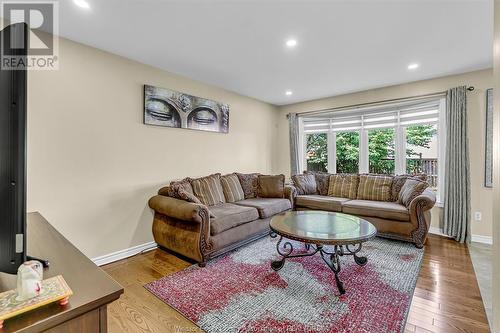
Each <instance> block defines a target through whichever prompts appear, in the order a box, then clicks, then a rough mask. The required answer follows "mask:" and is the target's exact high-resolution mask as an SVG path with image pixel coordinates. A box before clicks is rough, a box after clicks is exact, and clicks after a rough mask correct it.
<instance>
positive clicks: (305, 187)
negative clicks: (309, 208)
mask: <svg viewBox="0 0 500 333" xmlns="http://www.w3.org/2000/svg"><path fill="white" fill-rule="evenodd" d="M292 181H293V184H294V185H295V188H296V189H297V194H318V185H317V184H316V177H315V176H314V174H312V173H304V174H302V175H293V176H292Z"/></svg>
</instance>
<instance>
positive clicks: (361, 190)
mask: <svg viewBox="0 0 500 333" xmlns="http://www.w3.org/2000/svg"><path fill="white" fill-rule="evenodd" d="M393 178H394V177H392V176H382V175H378V176H375V175H360V176H359V187H358V197H357V198H358V199H360V200H376V201H390V199H391V187H392V180H393Z"/></svg>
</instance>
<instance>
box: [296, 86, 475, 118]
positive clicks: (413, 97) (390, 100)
mask: <svg viewBox="0 0 500 333" xmlns="http://www.w3.org/2000/svg"><path fill="white" fill-rule="evenodd" d="M467 91H474V87H473V86H469V87H467ZM447 93H448V91H440V92H436V93H432V94H424V95H415V96H411V97H400V98H393V99H385V100H381V101H376V102H367V103H359V104H352V105H345V106H338V107H335V108H326V109H319V110H313V111H306V112H300V113H297V116H299V117H303V116H305V115H315V114H321V113H326V112H331V111H341V110H346V109H353V108H359V107H363V106H376V105H383V104H389V103H394V102H399V101H412V100H419V99H426V98H431V97H439V96H446V94H447Z"/></svg>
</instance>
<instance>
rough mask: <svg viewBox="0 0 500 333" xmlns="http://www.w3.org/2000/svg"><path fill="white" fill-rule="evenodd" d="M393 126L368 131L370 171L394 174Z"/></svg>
mask: <svg viewBox="0 0 500 333" xmlns="http://www.w3.org/2000/svg"><path fill="white" fill-rule="evenodd" d="M395 132H396V131H395V129H394V128H384V129H376V130H370V131H368V166H369V172H370V173H378V174H394V172H395V163H394V151H395V149H394V135H395Z"/></svg>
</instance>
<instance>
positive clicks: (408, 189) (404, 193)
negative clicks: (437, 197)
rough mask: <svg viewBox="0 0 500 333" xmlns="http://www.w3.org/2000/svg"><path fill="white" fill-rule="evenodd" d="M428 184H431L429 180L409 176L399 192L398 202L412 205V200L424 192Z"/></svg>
mask: <svg viewBox="0 0 500 333" xmlns="http://www.w3.org/2000/svg"><path fill="white" fill-rule="evenodd" d="M428 186H429V184H428V183H427V182H424V181H421V180H420V179H417V178H408V179H407V180H406V181H405V183H404V185H403V187H402V188H401V191H400V192H399V200H398V202H399V203H400V204H403V205H405V206H406V207H408V206H410V203H411V202H412V200H413V199H415V198H416V197H417V196H419V195H420V194H422V192H423V191H424V190H425V189H426V188H427V187H428Z"/></svg>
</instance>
